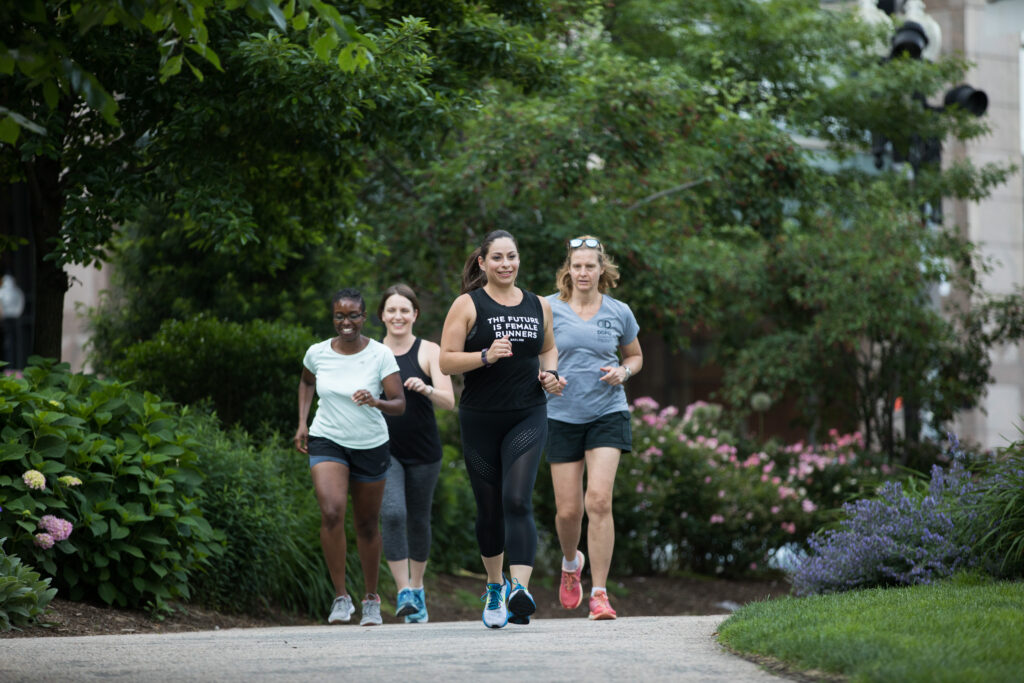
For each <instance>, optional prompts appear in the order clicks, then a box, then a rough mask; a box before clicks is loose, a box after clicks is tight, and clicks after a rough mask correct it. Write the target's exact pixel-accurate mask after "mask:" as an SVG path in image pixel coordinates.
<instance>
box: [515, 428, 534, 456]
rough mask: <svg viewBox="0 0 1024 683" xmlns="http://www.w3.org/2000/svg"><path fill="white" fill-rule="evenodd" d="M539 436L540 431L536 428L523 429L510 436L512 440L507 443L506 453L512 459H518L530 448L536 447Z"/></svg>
mask: <svg viewBox="0 0 1024 683" xmlns="http://www.w3.org/2000/svg"><path fill="white" fill-rule="evenodd" d="M539 434H540V430H539V429H537V428H536V427H524V428H523V429H522V430H520V431H519V432H517V433H516V434H514V435H512V438H511V439H509V442H508V452H509V455H510V456H511V457H512V459H515V458H518V457H519V456H520V455H522V454H523V453H525V452H526V451H528V450H530V447H531V446H536V445H537V437H538V436H539Z"/></svg>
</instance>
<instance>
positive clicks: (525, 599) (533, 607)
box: [504, 579, 537, 625]
mask: <svg viewBox="0 0 1024 683" xmlns="http://www.w3.org/2000/svg"><path fill="white" fill-rule="evenodd" d="M504 589H505V591H504V592H505V601H506V603H507V604H508V612H509V615H508V620H509V621H510V622H512V623H513V624H524V625H525V624H529V623H530V615H531V614H533V613H534V612H536V611H537V603H536V602H535V601H534V599H533V596H532V595H530V591H528V590H526V588H524V587H523V585H522V584H521V583H519V580H518V579H512V583H509V582H508V581H507V580H506V581H505V586H504Z"/></svg>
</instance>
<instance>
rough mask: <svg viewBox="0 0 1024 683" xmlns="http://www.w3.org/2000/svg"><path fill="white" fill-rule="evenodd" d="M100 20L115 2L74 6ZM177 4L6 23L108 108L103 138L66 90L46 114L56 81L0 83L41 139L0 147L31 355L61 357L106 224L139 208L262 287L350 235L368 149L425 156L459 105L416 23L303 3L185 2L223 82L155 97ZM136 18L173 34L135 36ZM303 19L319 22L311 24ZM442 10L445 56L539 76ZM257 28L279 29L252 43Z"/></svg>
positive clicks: (24, 76) (207, 81) (180, 28)
mask: <svg viewBox="0 0 1024 683" xmlns="http://www.w3.org/2000/svg"><path fill="white" fill-rule="evenodd" d="M37 4H38V3H37ZM108 4H109V5H113V4H116V3H100V2H97V3H92V4H90V5H88V7H92V8H93V9H96V8H97V7H100V8H102V7H107V5H108ZM122 4H123V3H122ZM401 4H402V3H392V5H393V7H392V9H394V10H396V13H397V11H401V10H402V7H401V6H400V5H401ZM179 5H180V3H178V2H170V1H168V2H161V3H141V2H140V3H135V4H131V5H130V7H136V6H138V7H136V9H138V10H139V12H141V13H142V19H140V20H139V21H135V20H134V19H129V18H128V17H125V16H122V13H120V10H117V11H114V10H111V11H112V12H113V14H108V15H104V16H110V17H112V23H110V24H109V25H104V26H103V27H102V30H100V28H99V27H96V26H95V22H93V21H92V20H91V19H90V18H89V17H87V16H84V15H80V14H79V13H80V12H83V11H84V10H83V7H86V5H83V6H79V5H73V6H71V5H67V6H66V4H65V3H63V2H54V3H50V4H49V5H46V8H47V9H52V10H53V11H54V13H55V15H54V16H49V15H48V16H46V17H43V18H41V19H40V18H39V17H36V16H35V15H34V14H32V15H30V13H29V12H28V10H26V11H25V12H24V13H22V14H21V15H19V17H20V19H22V20H24V21H31V22H33V26H32V28H33V30H37V31H42V32H44V33H46V34H47V35H49V36H50V37H52V38H53V40H52V41H49V42H48V43H47V44H48V45H50V44H55V45H57V46H58V50H57V52H59V53H60V54H66V55H67V56H68V59H70V60H71V62H73V63H74V65H75V69H77V70H80V71H81V72H82V73H88V74H90V76H89V78H87V79H86V80H87V81H89V82H93V79H94V80H95V82H96V83H102V84H104V89H105V90H109V92H115V93H118V94H119V95H118V98H117V99H118V111H117V125H116V126H111V125H110V116H109V115H110V113H111V112H110V109H109V107H106V108H105V107H100V108H99V109H93V108H83V107H78V106H77V104H76V103H77V99H76V98H75V97H74V96H73V95H74V88H75V87H77V86H75V83H77V81H74V79H71V80H70V81H69V86H70V87H71V89H72V91H73V92H69V93H68V94H67V95H66V96H64V97H60V96H58V98H57V99H56V102H55V103H54V101H53V100H52V98H51V97H50V96H49V95H46V92H52V90H53V88H54V87H57V86H49V87H48V86H47V85H46V83H58V84H59V83H61V81H60V79H61V78H62V76H61V74H60V73H57V72H54V71H52V70H51V71H49V72H46V71H44V72H40V73H41V75H40V74H35V75H33V74H34V73H35V72H25V70H24V69H22V70H21V71H19V72H17V73H15V74H13V76H12V77H11V78H10V79H8V80H6V81H5V87H7V89H8V92H9V93H10V94H11V97H12V98H15V99H16V106H14V107H12V108H10V109H11V111H14V110H17V111H20V112H32V115H31V116H27V115H23V114H19V116H22V118H23V119H25V120H30V119H31V121H33V123H34V125H38V126H39V127H40V128H41V129H42V130H43V131H44V133H41V134H37V135H31V136H24V137H22V138H21V139H20V141H19V142H18V143H17V145H16V146H15V145H5V146H4V148H3V155H4V161H3V166H4V169H5V178H6V180H7V182H12V181H16V180H22V181H24V182H25V184H26V185H27V187H28V192H29V195H30V197H31V205H32V208H33V216H32V219H33V221H32V222H33V229H34V231H35V244H36V246H37V248H36V274H37V301H38V306H37V311H36V327H35V351H36V352H37V353H39V354H41V355H46V356H55V357H59V349H60V325H61V316H62V308H63V294H64V292H65V291H66V289H67V279H66V276H65V275H64V272H63V270H62V266H63V265H64V264H66V263H86V264H88V263H91V262H93V261H96V260H98V259H99V258H100V256H101V255H102V253H103V249H104V248H105V247H106V246H108V244H109V240H110V238H111V235H112V226H113V225H115V224H123V223H126V222H130V221H132V220H134V219H135V218H136V217H137V216H138V215H139V212H141V211H142V210H143V209H145V211H146V212H148V213H149V215H155V216H157V218H156V220H158V221H160V222H162V223H163V225H162V229H163V230H164V231H170V230H173V229H175V228H180V229H181V232H182V235H181V236H182V237H183V239H184V240H185V242H186V243H187V244H188V245H189V247H190V248H193V249H195V250H196V251H197V252H198V253H200V254H201V255H203V257H204V258H214V255H216V256H217V257H219V258H220V260H219V261H218V264H223V258H224V257H226V256H235V257H242V258H245V259H246V262H247V264H248V265H250V266H251V267H252V269H253V270H259V271H260V276H261V277H268V276H273V275H274V274H275V273H277V272H280V271H281V270H282V269H283V267H284V265H285V264H286V263H287V262H288V261H289V260H294V259H296V258H297V257H298V256H300V254H299V252H298V245H303V246H304V245H309V244H314V245H315V244H318V243H322V242H323V241H324V239H325V237H326V236H327V235H334V234H335V233H340V234H342V235H345V234H347V235H349V236H350V237H351V238H352V239H355V238H356V237H357V236H358V234H359V225H358V221H350V220H347V219H346V217H345V215H344V214H345V211H344V207H346V206H349V205H350V204H351V202H352V193H351V187H352V184H353V183H352V179H353V178H354V177H355V176H357V175H358V173H359V172H360V167H361V165H362V163H363V158H364V155H365V154H366V153H367V152H368V151H369V150H372V149H374V148H375V147H377V146H382V145H383V144H384V143H383V140H384V139H387V140H388V141H389V144H394V145H396V146H399V147H402V146H407V145H411V146H412V147H415V148H417V149H421V150H422V149H426V148H427V147H429V145H430V144H432V143H431V141H432V140H433V139H434V136H433V135H431V134H429V132H430V131H436V130H439V129H443V128H445V127H446V126H450V123H449V118H450V117H451V116H453V115H454V114H455V113H456V112H458V111H460V110H463V109H466V108H469V107H471V106H472V100H471V97H470V96H469V95H468V94H467V93H466V92H464V91H463V90H460V88H461V87H462V85H463V84H462V83H460V82H459V81H458V80H457V79H458V77H459V76H460V74H459V72H458V71H457V70H452V72H451V73H449V74H447V77H448V79H449V80H450V82H444V83H439V84H437V85H431V83H430V82H431V79H432V68H433V63H432V58H431V55H430V54H428V51H427V45H428V43H427V42H426V41H427V36H428V35H429V34H430V31H431V29H430V27H429V26H428V25H427V24H426V23H425V22H423V21H421V20H416V19H412V18H408V19H404V20H401V19H398V18H397V16H394V15H391V14H387V13H371V12H369V10H367V8H366V7H363V6H353V7H352V8H351V9H353V10H354V11H355V12H356V13H357V14H358V16H359V17H360V19H361V21H362V24H363V25H364V26H365V27H366V29H365V30H366V33H365V34H364V33H361V32H355V31H354V29H352V22H351V20H348V19H345V18H344V17H342V15H341V14H340V13H339V11H338V9H337V8H336V7H335V6H334V5H331V4H327V3H324V2H319V0H309V2H305V1H303V2H300V3H299V4H298V5H296V4H295V3H294V2H289V3H284V9H281V8H279V7H278V6H277V5H276V4H275V3H272V2H266V1H265V0H263V1H259V0H253V2H250V3H248V5H246V7H247V9H248V10H249V11H248V14H251V15H254V17H255V18H253V17H250V16H246V15H245V14H240V13H237V12H230V11H228V10H230V9H231V8H234V7H240V6H241V3H239V2H225V3H215V2H212V0H211V1H210V2H204V3H200V5H201V7H202V8H203V11H197V12H196V13H195V17H194V18H195V23H194V24H192V25H191V29H189V30H190V31H191V33H189V35H190V36H192V38H190V40H193V42H192V43H188V44H189V45H193V46H201V48H202V49H201V50H199V51H200V52H201V53H202V54H203V55H205V56H207V57H210V56H211V55H223V56H224V60H225V64H224V66H225V69H226V73H225V72H222V71H219V70H216V69H215V70H214V71H213V72H212V73H210V74H207V75H206V76H205V77H204V78H203V79H202V80H198V79H197V80H190V79H181V78H174V79H169V80H167V81H166V82H164V83H160V82H158V81H157V79H156V78H155V74H157V73H163V74H164V76H169V75H172V73H173V71H174V68H173V67H172V68H171V70H170V71H168V70H167V64H168V63H172V64H173V63H174V62H173V60H175V59H176V58H177V57H179V56H181V55H180V54H179V55H176V54H175V53H173V51H172V52H171V53H168V52H167V51H166V50H164V49H163V43H164V42H166V41H165V38H166V36H162V35H160V36H158V35H156V34H155V33H154V31H156V32H157V33H159V32H160V31H172V32H177V33H179V34H184V33H186V31H185V29H186V28H188V26H186V25H185V24H183V23H182V21H183V20H182V19H181V17H180V16H179V13H178V10H179V9H180V7H179ZM200 5H196V7H200ZM94 6H95V7H94ZM119 6H120V5H119ZM33 7H35V5H33ZM147 8H149V9H148V10H147ZM302 8H310V9H309V10H305V11H304V13H303V12H299V11H298V10H299V9H302ZM108 9H109V8H108ZM150 10H151V11H152V12H156V13H157V14H159V16H161V17H164V18H165V19H166V18H168V17H170V18H171V23H170V24H160V25H159V26H158V25H157V24H159V22H157V21H156V20H155V19H153V21H149V19H146V17H148V16H149V15H148V14H146V11H150ZM96 11H97V12H98V11H99V9H96ZM309 11H315V12H316V13H319V19H318V20H317V21H312V20H311V19H310V17H309ZM448 12H449V13H454V14H455V15H458V16H459V17H461V18H460V20H459V21H460V23H461V24H462V27H461V28H462V30H461V34H460V35H456V36H449V42H448V45H447V47H448V48H449V49H455V48H457V47H459V46H460V45H461V44H462V42H472V41H474V40H478V39H479V37H480V35H481V34H489V35H491V37H502V36H505V37H506V40H504V42H503V43H501V44H497V43H495V44H492V45H490V46H489V47H488V49H487V50H484V51H482V52H480V53H478V54H475V55H473V56H472V59H471V61H470V64H471V65H472V66H473V67H474V68H477V69H482V68H483V65H485V64H486V60H487V59H488V58H490V60H491V64H492V65H493V64H495V59H494V55H495V54H496V53H498V52H502V53H504V54H503V56H502V58H501V60H500V63H499V64H500V66H501V67H505V68H509V69H515V68H521V67H532V72H533V73H534V74H536V73H538V72H542V71H543V70H544V68H545V66H544V62H543V59H542V58H537V59H532V60H531V59H530V58H524V59H517V55H516V54H515V53H514V52H512V51H511V50H510V49H506V46H509V45H511V44H512V42H513V41H512V40H511V38H510V36H511V35H512V34H515V33H516V29H515V27H514V26H510V25H509V24H508V23H507V22H505V21H504V20H503V19H502V18H501V17H500V16H498V15H495V14H489V13H486V12H479V13H477V15H472V13H471V12H470V7H469V6H468V5H465V4H463V3H453V4H452V5H451V6H450V7H449V8H448ZM62 13H63V14H62ZM69 13H70V14H69ZM161 13H162V14H161ZM264 15H269V16H270V17H272V18H273V19H274V21H275V23H276V24H277V28H275V29H271V30H270V31H267V30H266V27H265V25H264V23H263V16H264ZM89 16H92V15H89ZM133 16H134V15H133ZM468 16H471V17H472V19H473V21H472V22H469V21H467V20H466V17H468ZM62 18H63V20H61V19H62ZM72 18H73V19H74V21H71V19H72ZM175 18H177V19H178V21H177V23H175V21H174V19H175ZM282 18H283V19H284V20H289V19H290V25H291V30H290V33H289V34H288V35H285V34H284V33H282V31H281V28H282ZM79 20H81V22H83V23H81V24H77V25H76V22H78V21H79ZM143 20H145V21H143ZM90 22H91V23H90ZM140 22H141V24H140ZM146 22H149V23H146ZM140 25H141V26H144V27H145V28H146V29H147V30H142V29H141V28H140ZM78 26H83V27H84V28H85V29H87V30H78ZM154 26H155V27H156V28H154ZM161 26H162V27H163V28H160V27H161ZM284 27H287V24H284ZM349 29H352V32H351V35H353V36H354V38H353V42H350V43H346V44H341V43H342V41H341V39H339V38H338V32H339V31H341V30H344V31H349ZM260 31H262V33H258V34H256V35H253V34H254V32H260ZM29 33H32V32H31V31H29ZM193 34H194V35H193ZM290 35H294V36H295V37H296V38H297V39H298V40H299V41H300V42H293V41H292V40H291V38H290V37H289V36H290ZM332 36H333V37H332ZM512 37H515V36H512ZM523 42H524V41H523V39H521V38H520V39H519V40H518V43H523ZM518 43H517V44H518ZM193 51H195V50H193ZM371 57H372V61H371ZM210 58H211V59H213V57H210ZM220 59H221V58H220V57H216V61H215V66H219V65H220ZM58 61H59V60H58ZM183 61H184V57H182V62H183ZM449 63H451V64H452V65H453V66H454V65H455V62H454V61H452V60H449ZM357 66H358V67H361V68H360V69H356V67H357ZM179 67H180V64H179ZM492 68H494V70H498V69H499V68H500V67H492ZM76 73H77V71H76ZM526 77H527V75H526V74H523V75H522V78H526ZM47 79H49V80H47ZM40 83H41V85H39V84H40ZM79 85H80V83H79ZM37 86H38V87H37ZM40 89H43V90H44V96H40V95H39V94H38V91H39V90H40ZM59 90H60V88H59V87H58V94H59ZM51 105H53V106H51ZM417 136H418V137H417ZM204 152H208V154H205V155H204V154H203V153H204ZM345 239H347V238H342V239H341V240H339V243H340V244H344V243H345ZM252 245H256V246H255V247H253V246H252ZM209 272H211V271H209V270H208V271H207V273H209ZM214 272H215V271H214Z"/></svg>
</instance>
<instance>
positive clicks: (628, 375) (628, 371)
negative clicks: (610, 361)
mask: <svg viewBox="0 0 1024 683" xmlns="http://www.w3.org/2000/svg"><path fill="white" fill-rule="evenodd" d="M622 367H624V368H626V377H625V379H623V380H622V381H623V382H625V381H626V380H627V379H629V378H630V377H632V376H633V368H631V367H629V366H628V365H623V366H622Z"/></svg>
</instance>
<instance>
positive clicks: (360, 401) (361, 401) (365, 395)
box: [352, 389, 377, 408]
mask: <svg viewBox="0 0 1024 683" xmlns="http://www.w3.org/2000/svg"><path fill="white" fill-rule="evenodd" d="M352 402H353V403H355V404H356V405H357V406H369V407H371V408H376V407H377V398H376V397H375V396H374V395H373V394H371V393H370V392H369V391H367V390H366V389H360V390H359V391H357V392H356V393H354V394H352Z"/></svg>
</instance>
